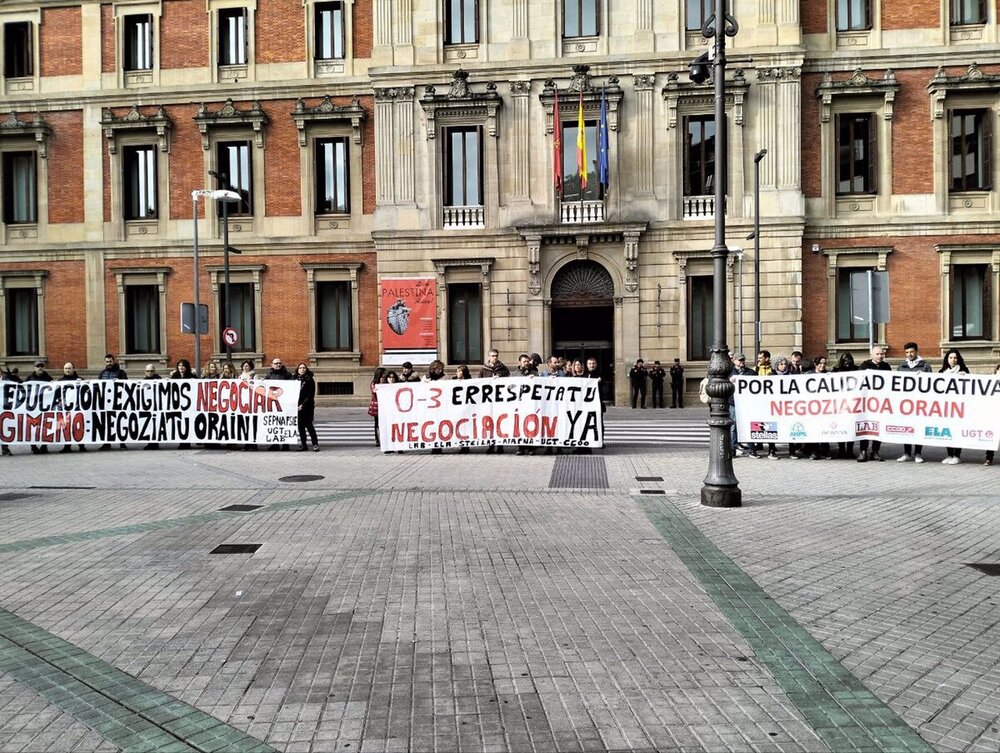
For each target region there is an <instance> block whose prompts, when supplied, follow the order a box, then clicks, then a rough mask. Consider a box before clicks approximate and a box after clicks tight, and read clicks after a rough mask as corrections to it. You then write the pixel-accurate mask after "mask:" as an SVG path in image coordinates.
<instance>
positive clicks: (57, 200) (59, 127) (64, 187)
mask: <svg viewBox="0 0 1000 753" xmlns="http://www.w3.org/2000/svg"><path fill="white" fill-rule="evenodd" d="M43 117H44V118H45V122H46V123H48V124H49V126H50V127H51V128H52V139H51V141H50V143H49V150H48V154H49V158H48V169H49V195H48V202H49V222H50V223H52V224H58V223H63V222H83V113H82V112H81V111H79V110H71V111H68V112H49V113H44V115H43Z"/></svg>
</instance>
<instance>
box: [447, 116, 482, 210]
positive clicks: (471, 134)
mask: <svg viewBox="0 0 1000 753" xmlns="http://www.w3.org/2000/svg"><path fill="white" fill-rule="evenodd" d="M482 138H483V129H482V127H481V126H465V127H459V128H447V129H445V144H444V148H445V156H444V172H445V175H444V182H445V197H444V203H445V206H449V207H474V206H482V205H483V154H482V150H481V149H480V145H481V143H482Z"/></svg>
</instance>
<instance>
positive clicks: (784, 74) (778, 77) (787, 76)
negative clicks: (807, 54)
mask: <svg viewBox="0 0 1000 753" xmlns="http://www.w3.org/2000/svg"><path fill="white" fill-rule="evenodd" d="M800 78H802V68H800V67H799V66H797V65H793V66H787V67H784V68H758V69H757V80H758V81H763V82H768V81H798V80H799V79H800Z"/></svg>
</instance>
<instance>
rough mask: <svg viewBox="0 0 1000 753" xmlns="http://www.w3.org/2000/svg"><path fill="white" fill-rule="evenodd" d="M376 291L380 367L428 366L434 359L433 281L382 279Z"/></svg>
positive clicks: (434, 308)
mask: <svg viewBox="0 0 1000 753" xmlns="http://www.w3.org/2000/svg"><path fill="white" fill-rule="evenodd" d="M379 291H380V301H381V317H380V319H381V328H382V363H383V364H385V365H387V366H391V365H399V364H401V363H403V362H404V361H410V362H412V363H414V364H428V363H430V362H431V361H433V360H434V359H435V358H437V357H438V356H437V281H436V279H435V278H433V277H407V278H388V279H382V281H381V282H380V285H379Z"/></svg>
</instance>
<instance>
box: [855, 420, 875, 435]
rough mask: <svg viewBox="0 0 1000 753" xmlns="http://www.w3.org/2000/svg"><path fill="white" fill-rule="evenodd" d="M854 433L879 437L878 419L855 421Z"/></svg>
mask: <svg viewBox="0 0 1000 753" xmlns="http://www.w3.org/2000/svg"><path fill="white" fill-rule="evenodd" d="M854 433H855V434H857V435H858V436H859V437H877V436H878V421H855V422H854Z"/></svg>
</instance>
